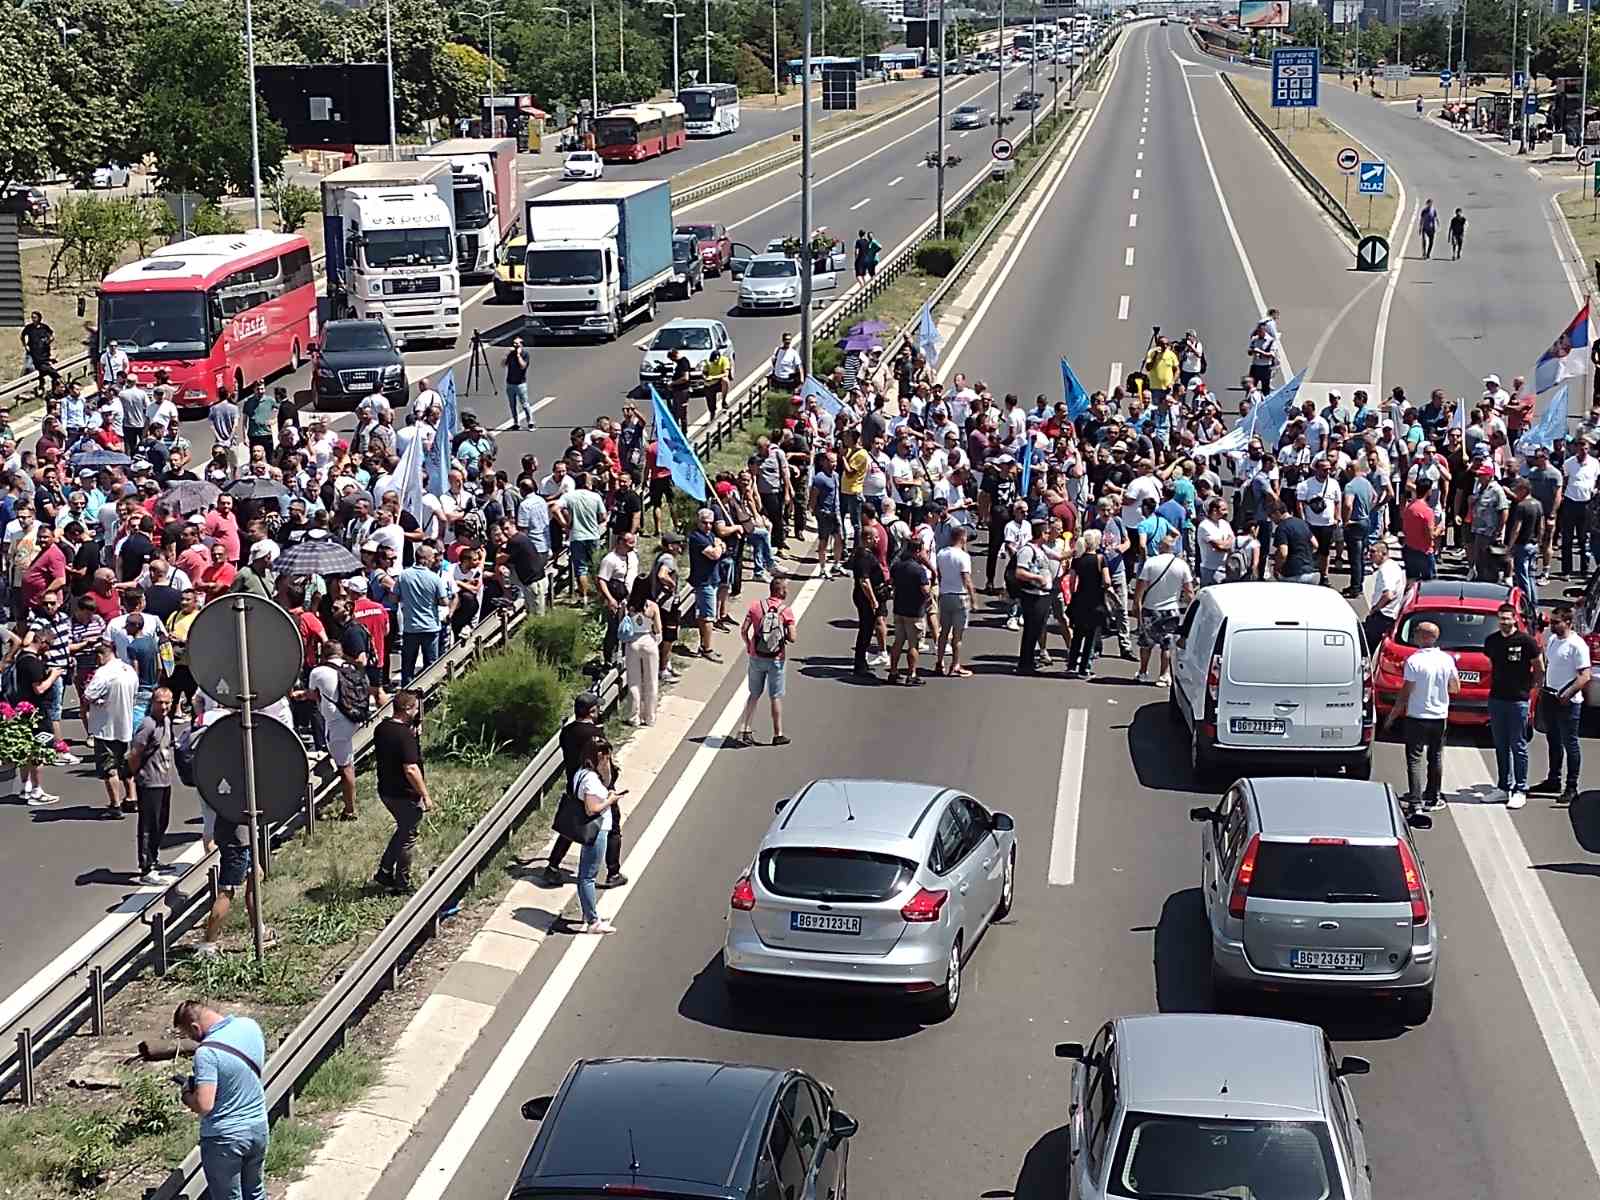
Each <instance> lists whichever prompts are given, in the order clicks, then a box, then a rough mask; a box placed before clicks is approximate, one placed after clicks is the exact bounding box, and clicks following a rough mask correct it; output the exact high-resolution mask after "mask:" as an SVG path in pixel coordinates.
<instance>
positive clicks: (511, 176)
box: [418, 138, 522, 278]
mask: <svg viewBox="0 0 1600 1200" xmlns="http://www.w3.org/2000/svg"><path fill="white" fill-rule="evenodd" d="M418 160H419V161H428V162H448V163H449V164H450V175H451V180H452V182H453V184H454V191H455V216H456V266H457V267H458V268H459V269H460V271H461V274H462V275H474V276H482V277H484V278H488V277H489V276H491V275H493V274H494V267H495V262H496V261H497V258H496V256H497V255H498V254H499V251H500V247H501V246H502V245H504V244H505V243H506V242H508V241H510V240H511V239H512V238H513V237H515V236H516V235H517V230H518V228H519V227H520V225H521V224H522V179H521V176H519V175H518V174H517V142H516V139H515V138H447V139H445V140H444V141H442V142H438V143H435V144H434V145H432V146H429V147H428V148H427V149H426V150H424V151H423V152H422V153H421V154H420V155H419V156H418Z"/></svg>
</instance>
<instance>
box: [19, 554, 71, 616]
mask: <svg viewBox="0 0 1600 1200" xmlns="http://www.w3.org/2000/svg"><path fill="white" fill-rule="evenodd" d="M66 577H67V556H66V555H65V554H63V553H62V552H61V544H60V543H59V542H56V543H52V544H51V546H50V549H48V550H46V551H44V552H43V553H42V554H39V555H38V556H37V557H35V558H34V560H33V562H32V563H31V564H29V566H28V570H27V572H26V573H25V574H24V575H23V576H22V598H23V600H24V601H25V602H26V603H27V605H28V607H29V608H34V607H36V606H37V605H38V604H39V601H40V600H42V599H43V598H44V594H45V592H46V591H48V590H49V588H50V585H51V584H52V583H54V582H55V581H56V580H58V579H65V578H66Z"/></svg>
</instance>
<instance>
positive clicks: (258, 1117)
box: [172, 1000, 268, 1200]
mask: <svg viewBox="0 0 1600 1200" xmlns="http://www.w3.org/2000/svg"><path fill="white" fill-rule="evenodd" d="M172 1027H173V1029H174V1030H175V1031H176V1032H177V1033H178V1035H179V1036H180V1037H185V1038H189V1039H191V1040H192V1041H194V1042H195V1043H197V1044H196V1046H195V1051H194V1074H193V1075H190V1076H189V1077H188V1078H187V1079H184V1078H182V1077H180V1076H176V1075H175V1076H173V1082H175V1083H177V1084H178V1085H179V1086H180V1087H181V1088H182V1089H183V1092H182V1095H181V1096H180V1099H181V1100H182V1101H183V1106H184V1107H185V1108H187V1109H188V1110H189V1111H190V1112H192V1113H194V1114H195V1115H196V1116H198V1117H199V1118H200V1168H201V1170H202V1171H204V1172H205V1177H206V1191H207V1192H209V1193H210V1194H211V1195H212V1196H213V1197H217V1198H219V1200H266V1196H267V1189H266V1185H265V1184H264V1182H263V1179H262V1176H263V1173H264V1172H263V1168H264V1166H265V1163H266V1158H267V1144H268V1133H267V1100H266V1094H265V1092H264V1091H263V1090H262V1087H261V1067H262V1064H263V1063H264V1062H265V1061H266V1057H267V1043H266V1038H265V1037H264V1036H263V1035H262V1033H261V1026H259V1025H257V1024H256V1023H255V1022H254V1021H252V1020H251V1019H250V1018H249V1017H225V1016H223V1015H222V1014H221V1013H219V1012H218V1011H217V1010H216V1009H214V1008H210V1007H208V1006H207V1005H205V1004H203V1003H201V1002H200V1001H199V1000H185V1001H184V1002H183V1003H182V1004H180V1005H178V1008H177V1011H176V1012H174V1013H173V1014H172Z"/></svg>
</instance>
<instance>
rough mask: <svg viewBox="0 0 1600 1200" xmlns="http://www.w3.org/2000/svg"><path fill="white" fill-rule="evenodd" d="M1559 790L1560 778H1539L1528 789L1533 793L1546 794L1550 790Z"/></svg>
mask: <svg viewBox="0 0 1600 1200" xmlns="http://www.w3.org/2000/svg"><path fill="white" fill-rule="evenodd" d="M1560 790H1561V780H1559V779H1541V780H1539V782H1538V783H1536V784H1534V785H1533V786H1532V787H1531V788H1529V789H1528V791H1529V792H1531V793H1533V794H1534V795H1548V794H1549V793H1551V792H1559V791H1560Z"/></svg>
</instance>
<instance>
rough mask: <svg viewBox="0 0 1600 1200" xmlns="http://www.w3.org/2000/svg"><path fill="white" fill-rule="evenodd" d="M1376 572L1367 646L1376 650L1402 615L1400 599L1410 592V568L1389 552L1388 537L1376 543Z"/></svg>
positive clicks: (1370, 589)
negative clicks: (1408, 583) (1408, 576)
mask: <svg viewBox="0 0 1600 1200" xmlns="http://www.w3.org/2000/svg"><path fill="white" fill-rule="evenodd" d="M1371 553H1372V573H1371V574H1370V575H1368V576H1367V579H1366V583H1365V589H1366V596H1367V607H1368V612H1367V619H1366V622H1365V624H1366V629H1367V649H1368V650H1370V651H1373V652H1376V651H1377V649H1378V643H1379V642H1381V641H1383V639H1384V638H1385V637H1387V636H1388V634H1389V630H1391V629H1393V628H1394V622H1395V618H1396V617H1398V616H1399V615H1400V602H1401V601H1402V600H1403V599H1404V598H1405V594H1406V569H1405V568H1404V567H1403V566H1401V565H1400V563H1399V562H1398V561H1397V560H1396V559H1395V558H1394V557H1393V555H1391V554H1390V552H1389V543H1388V542H1386V541H1379V542H1374V543H1373V544H1372V551H1371Z"/></svg>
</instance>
